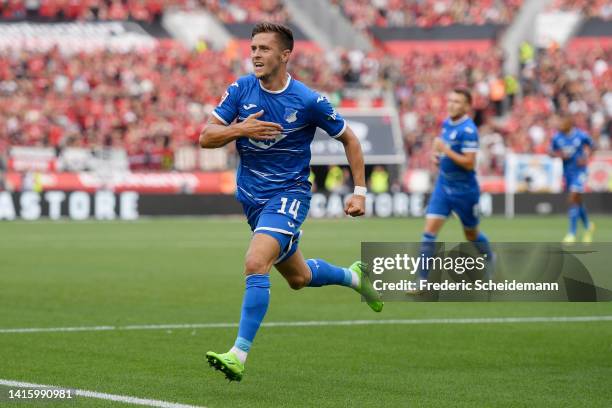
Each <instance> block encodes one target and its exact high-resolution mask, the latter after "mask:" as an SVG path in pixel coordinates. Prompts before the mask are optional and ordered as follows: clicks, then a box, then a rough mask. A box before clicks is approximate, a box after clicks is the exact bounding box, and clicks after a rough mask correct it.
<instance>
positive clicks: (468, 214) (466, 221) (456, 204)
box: [427, 183, 480, 228]
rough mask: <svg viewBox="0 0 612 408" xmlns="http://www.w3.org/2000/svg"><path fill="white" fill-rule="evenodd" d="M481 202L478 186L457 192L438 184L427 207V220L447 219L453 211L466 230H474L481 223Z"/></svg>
mask: <svg viewBox="0 0 612 408" xmlns="http://www.w3.org/2000/svg"><path fill="white" fill-rule="evenodd" d="M479 201H480V190H479V189H478V186H475V187H471V188H468V189H466V190H460V191H457V190H456V189H450V188H449V187H447V186H445V185H443V184H442V183H436V186H435V187H434V190H433V192H432V193H431V197H430V198H429V204H428V205H427V218H446V217H448V216H449V215H450V213H451V211H452V212H454V213H455V214H457V216H458V217H459V219H460V220H461V223H462V224H463V226H464V227H465V228H474V227H476V226H477V225H478V223H479V222H480V220H479V216H478V214H479V211H478V202H479Z"/></svg>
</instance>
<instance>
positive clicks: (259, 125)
mask: <svg viewBox="0 0 612 408" xmlns="http://www.w3.org/2000/svg"><path fill="white" fill-rule="evenodd" d="M263 113H264V111H263V110H262V111H259V112H257V113H254V114H252V115H249V117H247V118H246V119H245V120H244V121H242V122H239V123H233V124H231V125H229V126H227V125H225V124H224V123H223V122H221V121H220V120H219V119H217V118H216V117H214V116H211V118H210V119H209V121H208V123H207V124H206V126H205V127H204V130H202V133H200V146H201V147H202V148H204V149H215V148H217V147H222V146H225V145H226V144H228V143H229V142H232V141H234V140H236V139H238V138H239V137H248V138H251V139H256V140H269V139H274V138H275V137H276V136H277V135H278V134H279V133H280V132H281V131H282V130H283V128H282V126H281V125H279V124H278V123H273V122H265V121H262V120H258V119H257V118H259V117H260V116H261V115H263Z"/></svg>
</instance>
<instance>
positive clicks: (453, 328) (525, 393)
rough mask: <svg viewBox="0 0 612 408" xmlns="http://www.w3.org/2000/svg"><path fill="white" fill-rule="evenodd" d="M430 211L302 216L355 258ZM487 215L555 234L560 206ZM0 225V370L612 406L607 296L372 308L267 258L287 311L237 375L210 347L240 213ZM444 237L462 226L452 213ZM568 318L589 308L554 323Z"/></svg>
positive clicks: (318, 237) (243, 398) (265, 331)
mask: <svg viewBox="0 0 612 408" xmlns="http://www.w3.org/2000/svg"><path fill="white" fill-rule="evenodd" d="M593 219H594V220H595V222H596V223H597V227H598V230H597V233H596V236H595V238H596V240H597V241H608V242H611V241H612V218H609V217H608V218H606V217H601V216H600V217H593ZM422 223H423V220H419V219H342V220H308V221H307V222H306V224H305V226H304V236H303V238H302V242H301V248H302V250H303V252H304V254H305V256H306V257H320V258H325V259H327V260H329V261H330V262H333V263H337V264H342V265H348V264H350V263H351V262H352V261H354V260H355V259H358V257H359V249H360V242H361V241H418V240H419V237H420V231H421V228H422ZM482 227H483V230H484V231H485V232H486V233H487V234H488V235H489V237H490V239H491V240H492V241H498V242H504V241H522V242H530V241H558V240H560V239H561V238H562V237H563V235H564V233H565V229H566V219H565V218H563V217H523V218H517V219H514V220H506V219H503V218H491V219H486V220H484V221H483V225H482ZM0 231H1V233H0V262H1V264H0V382H1V381H4V382H5V383H6V381H9V380H10V381H18V382H27V383H35V384H49V385H56V386H61V387H65V388H70V389H80V390H89V391H95V392H99V393H105V394H112V395H120V396H130V397H137V398H143V399H149V400H159V401H167V402H172V403H180V404H189V405H195V406H205V407H249V408H253V407H448V406H456V407H481V406H482V407H541V406H546V407H570V406H576V407H610V406H612V321H611V320H605V318H603V316H612V303H603V302H602V303H427V302H416V303H415V302H393V303H387V304H386V305H385V310H384V311H383V312H382V313H381V314H375V313H373V312H371V311H370V309H369V308H368V307H367V305H366V304H365V303H362V302H360V298H359V296H358V295H357V294H355V293H354V292H352V291H351V290H348V289H346V288H342V287H325V288H306V289H303V290H301V291H292V290H291V289H289V287H288V285H287V284H286V283H285V282H284V281H283V280H282V279H281V278H280V276H279V275H278V273H276V272H273V273H272V296H271V304H270V308H269V310H268V314H267V316H266V319H265V323H267V324H270V323H277V324H272V325H268V326H265V327H262V328H261V330H260V331H259V333H258V335H257V338H256V339H255V342H254V345H253V349H252V350H251V353H250V354H249V359H248V361H247V369H246V375H245V377H244V379H243V381H242V382H241V383H228V382H227V381H226V380H225V379H224V378H223V377H222V375H221V374H220V373H219V372H217V371H214V370H212V369H211V368H210V367H209V366H208V365H207V364H206V363H205V359H204V353H205V352H206V351H208V350H214V351H226V350H227V349H228V348H229V347H230V346H231V344H232V343H233V340H234V338H235V335H236V327H235V324H236V322H237V321H238V319H239V314H240V306H241V302H242V294H243V287H244V279H243V278H242V264H243V259H244V255H243V254H244V252H245V249H246V246H247V244H248V239H249V234H250V232H249V230H248V227H247V225H246V223H245V222H244V220H242V219H239V218H184V219H168V218H164V219H149V220H147V219H143V220H141V221H137V222H129V223H128V222H126V223H122V222H103V223H95V222H82V223H81V222H51V221H43V222H33V223H27V222H14V223H1V224H0ZM440 239H442V240H447V241H457V240H461V232H460V229H459V225H458V223H457V221H455V220H452V221H450V222H449V225H447V226H446V228H445V230H444V232H443V234H442V235H441V236H440ZM611 273H612V272H611ZM573 316H586V317H589V318H591V317H592V319H591V320H590V321H588V319H585V320H586V321H575V320H574V321H572V319H565V320H563V319H557V320H555V319H551V318H552V317H561V318H567V317H573ZM509 317H518V319H516V320H514V321H504V319H503V318H509ZM529 317H541V319H538V321H537V322H533V321H532V322H530V321H529V320H528V319H522V318H529ZM482 318H499V320H498V321H497V322H491V321H489V322H486V321H483V320H478V319H482ZM421 319H430V320H429V323H427V322H420V323H419V322H415V320H421ZM444 319H448V320H444ZM467 319H475V320H467ZM377 320H386V321H387V322H384V323H385V324H372V322H371V321H377ZM388 320H396V322H395V323H393V322H390V321H388ZM364 321H365V322H364ZM296 322H297V323H298V324H295V323H296ZM307 322H310V323H307ZM292 323H293V324H294V325H293V326H292V325H291V324H292ZM190 324H191V325H192V326H191V327H190V326H189V325H190ZM44 328H51V330H47V331H45V330H13V329H44ZM68 328H73V329H68ZM7 392H8V387H7V386H0V406H15V407H23V406H41V407H45V406H60V407H61V406H66V407H69V406H78V407H89V406H92V407H107V406H111V407H115V406H117V407H118V406H126V405H125V404H124V403H121V402H112V401H110V400H108V399H97V398H87V397H77V399H76V401H73V402H72V403H70V402H55V403H41V402H39V403H35V402H29V403H28V402H23V401H20V402H14V401H12V402H11V401H9V400H8V399H7V396H6V394H7ZM167 406H171V405H167Z"/></svg>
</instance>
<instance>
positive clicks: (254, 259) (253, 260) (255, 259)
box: [244, 254, 270, 275]
mask: <svg viewBox="0 0 612 408" xmlns="http://www.w3.org/2000/svg"><path fill="white" fill-rule="evenodd" d="M268 264H269V262H267V261H266V260H265V259H264V258H263V257H261V256H258V255H250V254H248V255H247V256H246V259H245V260H244V274H245V275H254V274H258V273H268V272H269V269H270V267H269V265H268Z"/></svg>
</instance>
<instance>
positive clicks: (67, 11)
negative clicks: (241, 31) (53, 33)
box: [0, 0, 289, 23]
mask: <svg viewBox="0 0 612 408" xmlns="http://www.w3.org/2000/svg"><path fill="white" fill-rule="evenodd" d="M169 7H180V8H183V9H192V8H195V7H204V8H206V9H208V10H209V11H211V12H213V13H214V14H215V15H216V16H217V17H218V18H219V19H220V20H221V21H223V22H224V23H240V22H254V21H274V22H277V23H282V22H285V21H287V19H288V18H289V16H288V13H287V11H286V9H285V6H284V4H283V2H282V1H281V0H233V1H231V2H229V1H223V0H29V1H26V0H2V1H0V17H1V18H3V19H5V20H22V19H29V20H42V21H57V20H80V21H92V20H128V19H132V20H136V21H142V22H152V21H156V20H159V19H160V18H161V16H162V14H163V12H164V11H165V10H166V9H168V8H169Z"/></svg>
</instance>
